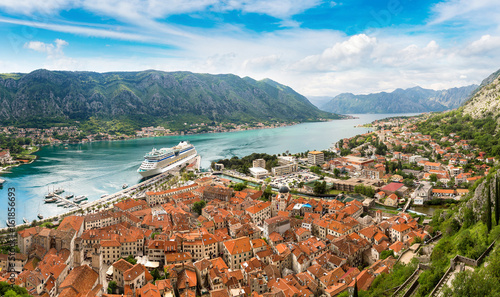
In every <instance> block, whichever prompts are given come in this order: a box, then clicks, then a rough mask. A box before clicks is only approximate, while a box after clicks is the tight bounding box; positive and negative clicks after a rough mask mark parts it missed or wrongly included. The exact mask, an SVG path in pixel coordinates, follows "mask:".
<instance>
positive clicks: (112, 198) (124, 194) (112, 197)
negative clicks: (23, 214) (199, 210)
mask: <svg viewBox="0 0 500 297" xmlns="http://www.w3.org/2000/svg"><path fill="white" fill-rule="evenodd" d="M169 175H170V174H169V173H168V172H164V173H161V174H159V175H157V176H154V177H153V178H150V179H147V180H145V181H142V182H140V183H138V184H135V185H132V186H130V187H128V188H126V189H122V190H120V191H118V192H115V193H112V194H109V195H107V196H105V197H102V198H99V199H96V200H93V201H88V202H87V203H86V204H84V205H80V204H79V206H80V207H79V208H77V209H72V210H68V211H66V212H63V213H60V214H57V215H53V216H50V217H47V218H45V217H44V218H43V219H42V220H36V219H35V220H36V222H37V223H40V224H37V226H39V225H41V224H43V223H45V222H54V221H56V220H55V219H57V221H61V219H62V218H64V217H66V216H69V215H82V213H81V211H84V212H85V211H87V210H88V209H89V208H98V207H97V206H99V205H101V206H103V205H104V204H106V203H110V205H111V206H112V205H113V203H115V202H117V201H118V200H119V199H122V198H132V199H136V198H137V197H135V193H134V194H133V195H131V194H129V192H133V191H134V190H140V188H141V187H143V186H148V185H149V184H152V183H156V182H160V181H162V180H163V179H165V178H167V177H169ZM98 209H105V208H104V207H101V208H98ZM32 222H33V220H32V221H31V222H29V223H22V224H16V225H15V226H12V227H9V226H7V227H2V228H0V234H2V233H4V232H8V231H9V229H10V228H14V229H17V228H19V227H27V228H29V227H30V226H31V224H32Z"/></svg>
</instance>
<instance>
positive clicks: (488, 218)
mask: <svg viewBox="0 0 500 297" xmlns="http://www.w3.org/2000/svg"><path fill="white" fill-rule="evenodd" d="M485 205H486V210H485V224H486V228H487V229H488V232H490V231H491V197H490V186H489V185H488V187H486V203H485Z"/></svg>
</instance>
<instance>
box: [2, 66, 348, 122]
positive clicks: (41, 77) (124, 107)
mask: <svg viewBox="0 0 500 297" xmlns="http://www.w3.org/2000/svg"><path fill="white" fill-rule="evenodd" d="M0 103H1V104H0V124H23V123H26V122H32V123H35V122H36V123H39V122H40V121H42V122H45V121H49V122H58V121H64V122H71V121H85V120H87V119H89V118H90V117H97V118H102V119H107V120H109V119H127V120H133V121H135V122H136V123H141V124H144V125H149V124H154V123H158V122H175V121H177V122H179V121H182V122H202V121H219V122H236V123H238V122H257V121H259V122H265V121H298V122H302V121H316V120H318V119H320V118H323V119H335V118H339V117H340V116H338V115H335V114H331V113H328V112H324V111H321V110H319V109H318V108H317V107H315V106H314V105H313V104H311V103H310V102H309V100H307V98H306V97H304V96H302V95H300V94H298V93H297V92H295V91H294V90H292V89H291V88H290V87H287V86H284V85H282V84H279V83H277V82H274V81H272V80H270V79H264V80H261V81H257V80H254V79H252V78H249V77H244V78H241V77H239V76H236V75H232V74H221V75H211V74H197V73H191V72H162V71H155V70H148V71H139V72H109V73H96V72H72V71H49V70H44V69H40V70H35V71H33V72H31V73H27V74H21V73H13V74H0Z"/></svg>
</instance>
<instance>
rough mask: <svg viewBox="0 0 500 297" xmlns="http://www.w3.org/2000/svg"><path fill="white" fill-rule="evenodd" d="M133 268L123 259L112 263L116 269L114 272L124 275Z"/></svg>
mask: <svg viewBox="0 0 500 297" xmlns="http://www.w3.org/2000/svg"><path fill="white" fill-rule="evenodd" d="M133 266H134V265H132V264H130V263H129V262H127V261H126V260H124V259H120V260H118V261H116V262H115V263H113V268H114V269H116V270H119V271H121V272H122V273H124V272H125V271H127V270H129V269H130V268H132V267H133Z"/></svg>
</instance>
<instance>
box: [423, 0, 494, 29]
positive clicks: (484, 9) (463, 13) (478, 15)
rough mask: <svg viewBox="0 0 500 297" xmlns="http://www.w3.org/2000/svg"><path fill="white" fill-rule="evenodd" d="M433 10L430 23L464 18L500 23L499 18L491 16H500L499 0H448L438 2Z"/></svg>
mask: <svg viewBox="0 0 500 297" xmlns="http://www.w3.org/2000/svg"><path fill="white" fill-rule="evenodd" d="M432 10H433V12H434V14H435V15H434V16H433V18H432V19H431V21H430V24H438V23H443V22H447V21H453V20H455V21H456V20H464V19H465V20H474V21H480V22H481V23H483V22H487V23H492V22H496V23H497V24H498V22H499V20H498V19H494V18H490V16H492V15H497V16H498V14H499V13H500V6H499V5H498V1H497V0H474V1H470V0H448V1H444V2H440V3H437V4H436V5H435V6H434V7H433V9H432Z"/></svg>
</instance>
